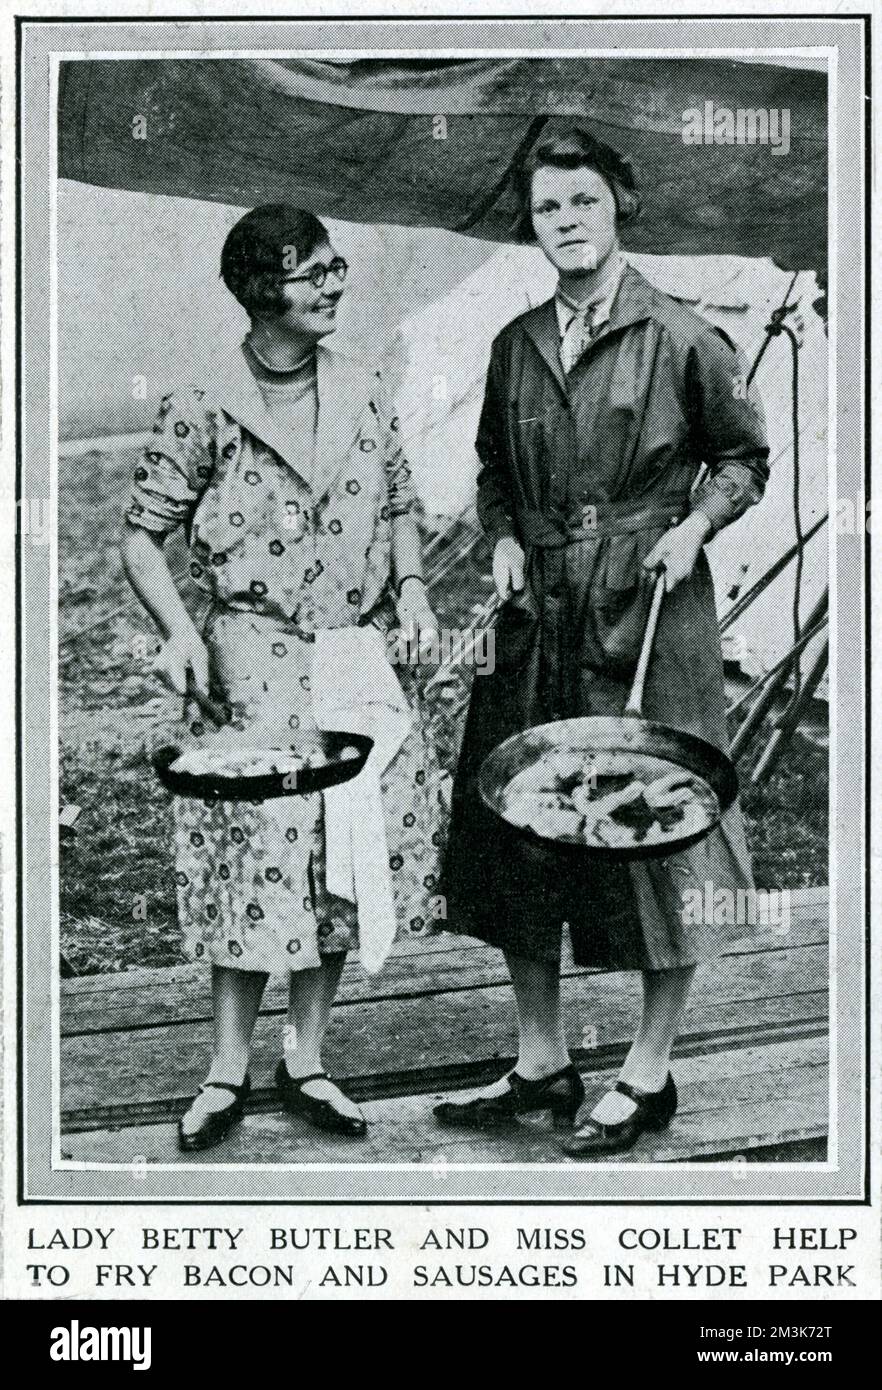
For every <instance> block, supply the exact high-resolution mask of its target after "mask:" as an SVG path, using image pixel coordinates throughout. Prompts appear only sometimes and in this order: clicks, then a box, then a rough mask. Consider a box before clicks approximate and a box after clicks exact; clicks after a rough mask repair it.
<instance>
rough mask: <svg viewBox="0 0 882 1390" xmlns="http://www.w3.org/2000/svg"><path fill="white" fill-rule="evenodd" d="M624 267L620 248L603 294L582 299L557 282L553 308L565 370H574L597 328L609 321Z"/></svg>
mask: <svg viewBox="0 0 882 1390" xmlns="http://www.w3.org/2000/svg"><path fill="white" fill-rule="evenodd" d="M624 269H625V261H624V258H623V256H622V255H621V252H617V253H616V260H615V267H614V269H613V270H612V271H611V272H610V273H609V276H608V278H607V277H604V278H605V280H606V284H605V287H604V289H603V290H602V291H601V293H600V295H598V296H596V297H595V298H590V297H589V298H588V299H587V300H584V301H582V302H581V303H577V302H576V301H575V300H573V299H571V298H570V297H569V295H567V294H564V292H563V290H562V289H561V288H560V285H558V287H557V293H556V294H555V296H554V309H555V313H556V314H557V326H558V331H559V333H560V340H561V361H562V363H563V368H564V371H570V370H571V368H572V367H573V366H574V365H575V364H576V362H578V360H579V358H580V357H581V355H582V353H583V352H584V351H585V348H586V347H587V346H588V344H589V343H590V342H591V339H592V338H593V337H594V335H595V334H596V333H597V331H598V329H599V328H600V327H601V326H602V325H603V324H605V323H607V322H608V320H609V316H610V314H611V313H612V306H613V302H614V300H615V297H616V295H617V294H618V291H619V285H620V284H621V281H622V274H623V272H624Z"/></svg>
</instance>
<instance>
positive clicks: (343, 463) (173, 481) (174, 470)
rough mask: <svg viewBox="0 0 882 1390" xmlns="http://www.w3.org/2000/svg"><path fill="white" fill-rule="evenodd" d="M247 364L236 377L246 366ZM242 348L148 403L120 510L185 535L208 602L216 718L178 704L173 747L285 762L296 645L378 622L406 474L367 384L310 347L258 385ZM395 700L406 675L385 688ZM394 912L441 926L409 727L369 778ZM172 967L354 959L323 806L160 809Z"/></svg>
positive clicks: (377, 395)
mask: <svg viewBox="0 0 882 1390" xmlns="http://www.w3.org/2000/svg"><path fill="white" fill-rule="evenodd" d="M246 364H247V365H246ZM261 375H262V374H261V370H260V367H259V365H258V364H256V362H255V361H254V359H253V358H251V355H250V353H249V352H248V349H247V347H245V348H243V356H242V359H241V369H238V364H237V366H236V367H234V369H233V371H232V372H230V374H229V376H228V377H227V379H226V380H225V379H223V378H218V377H217V376H213V377H212V385H211V388H210V390H209V389H205V390H203V389H196V388H190V389H188V390H187V391H185V392H182V393H180V394H176V395H174V396H169V397H166V398H165V400H164V401H163V403H162V408H161V410H160V413H159V417H158V419H157V422H156V425H155V426H154V433H155V436H156V437H155V439H154V440H152V441H151V443H150V445H149V447H148V448H147V450H146V451H145V456H144V458H143V460H142V462H141V463H140V464H139V466H138V468H137V469H136V472H135V478H134V487H133V491H132V496H131V499H130V502H129V505H128V508H127V511H126V516H127V518H128V520H129V521H130V522H132V523H134V524H136V525H140V526H143V527H146V528H147V529H149V530H151V531H153V532H155V533H159V534H165V533H167V532H169V531H171V530H172V529H174V527H176V526H177V525H178V524H180V523H184V524H185V526H186V527H187V530H188V538H189V544H190V554H191V562H190V573H191V575H192V578H193V580H194V582H195V583H196V585H197V586H198V587H200V588H202V589H203V590H204V591H205V592H206V593H207V594H208V595H209V596H210V599H211V602H210V607H209V611H208V616H207V619H206V621H205V625H204V630H203V635H204V639H205V641H206V644H207V646H208V650H209V654H210V658H211V663H212V678H213V681H214V683H215V686H216V687H217V688H218V689H219V690H222V691H223V693H224V694H225V696H226V698H227V699H228V701H229V703H230V704H231V706H232V708H233V715H234V721H233V724H232V725H231V726H228V727H226V728H224V729H222V730H216V729H214V727H213V726H212V725H211V724H210V722H209V721H207V720H206V719H205V718H204V717H203V716H202V715H201V714H200V713H199V711H198V709H196V708H195V707H193V706H190V707H188V708H187V709H186V710H185V727H184V728H182V729H181V730H178V731H176V734H175V740H176V741H178V742H180V743H181V744H184V743H186V746H187V747H193V746H194V745H201V746H204V747H214V746H218V745H226V746H235V747H239V748H241V747H253V748H267V747H282V748H287V747H292V746H296V741H297V738H298V735H299V734H302V733H307V732H308V731H310V730H314V729H315V727H316V726H315V722H314V720H313V717H312V709H311V695H310V671H311V663H312V654H313V651H314V633H315V632H316V630H317V629H320V628H334V627H344V626H349V625H352V624H353V623H363V622H367V621H377V622H381V621H382V618H383V615H384V613H388V576H389V561H390V537H391V521H392V518H393V517H394V516H396V515H400V514H402V513H404V512H406V511H408V510H409V508H410V506H411V505H412V496H411V491H410V487H409V476H410V475H409V469H408V468H407V464H406V461H405V460H404V458H403V455H402V451H401V449H400V447H399V446H398V445H397V443H396V440H395V435H396V431H397V421H396V420H395V419H394V418H392V417H391V416H390V414H389V412H388V406H387V405H386V403H385V401H384V397H383V393H382V387H381V384H380V382H379V380H378V378H377V377H376V376H375V375H374V374H372V373H370V372H368V371H367V370H366V369H364V368H363V367H361V366H360V365H359V364H357V363H355V362H351V361H349V360H348V359H346V358H343V357H341V356H339V355H338V354H336V353H333V354H332V353H329V352H328V351H327V350H326V349H324V348H319V349H318V352H317V353H316V354H315V355H314V356H313V357H312V358H311V359H310V360H309V361H308V362H307V363H306V364H304V367H303V368H302V370H301V371H299V372H297V373H292V374H288V375H286V377H285V379H284V381H282V382H278V381H276V380H273V381H272V382H269V381H266V380H262V379H261V380H258V379H257V378H258V377H260V376H261ZM398 674H399V678H400V679H401V683H402V685H403V687H404V688H405V690H408V689H409V688H410V689H412V687H413V682H414V675H413V673H409V672H407V671H400V670H399V672H398ZM382 788H383V792H384V810H385V819H386V828H387V837H388V842H389V855H390V870H391V877H392V884H393V892H394V898H395V905H396V914H397V916H398V920H399V923H400V925H401V926H402V927H403V929H404V930H406V931H409V932H411V933H413V934H415V935H421V934H427V933H430V932H432V931H433V930H436V929H438V928H439V927H442V926H443V920H442V900H441V899H440V898H439V897H438V896H437V875H438V860H439V854H440V850H441V845H442V805H441V801H440V794H439V770H438V766H437V763H436V760H435V757H434V753H433V750H432V748H431V746H430V744H429V742H428V740H427V737H426V734H425V731H424V729H423V728H422V726H421V725H420V723H419V721H418V720H415V726H414V729H413V731H412V732H411V734H410V735H409V737H408V739H407V741H406V742H405V744H404V746H403V747H402V749H401V750H400V752H399V753H398V755H397V757H396V758H395V760H394V761H393V763H392V764H391V765H390V767H389V769H388V770H387V772H386V774H385V776H384V778H383V779H382ZM174 812H175V844H176V882H177V893H178V913H179V920H180V924H181V927H182V930H183V933H184V946H185V951H186V954H187V955H188V956H189V957H190V958H192V959H202V960H207V961H211V962H212V963H214V964H217V965H225V966H230V967H234V968H237V969H241V970H252V971H267V972H271V973H272V972H282V971H289V970H303V969H309V968H312V967H315V966H317V965H318V964H319V963H320V956H321V955H322V954H326V953H331V952H339V951H346V950H348V949H350V948H353V947H355V946H357V944H358V921H357V909H356V907H355V906H354V905H353V904H352V903H350V902H347V901H345V900H343V899H341V898H337V897H334V896H332V895H330V894H329V893H328V892H327V889H326V887H325V871H324V870H325V844H324V817H323V798H322V796H321V794H320V793H319V794H314V795H311V796H306V797H301V796H289V797H282V798H278V799H275V800H272V801H267V802H262V803H258V804H253V803H248V802H219V803H215V804H209V803H205V802H203V801H201V800H200V801H196V800H190V799H186V798H180V797H176V798H175V807H174Z"/></svg>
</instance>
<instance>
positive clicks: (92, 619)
mask: <svg viewBox="0 0 882 1390" xmlns="http://www.w3.org/2000/svg"><path fill="white" fill-rule="evenodd" d="M132 462H133V455H131V454H126V453H117V454H114V455H104V454H87V455H85V456H84V457H82V458H79V459H73V460H63V461H62V463H61V467H60V477H59V509H60V535H61V555H60V562H59V564H60V582H59V601H60V608H61V620H60V640H61V649H60V656H59V665H60V684H61V702H62V704H61V709H62V720H61V742H62V751H61V803H62V805H63V806H64V805H69V804H73V805H76V806H78V807H79V808H80V815H79V817H78V819H77V821H76V826H75V831H74V833H73V834H71V835H69V836H67V837H66V838H64V839H63V840H62V848H61V914H62V915H61V932H62V952H63V954H64V956H65V958H66V960H67V962H68V964H69V966H70V967H71V969H72V970H73V971H74V972H75V973H77V974H90V973H97V972H111V971H117V970H125V969H129V968H132V967H135V966H161V965H172V964H174V963H176V962H177V961H179V960H180V959H181V957H180V934H179V932H178V928H177V923H176V916H175V899H174V886H173V882H172V873H171V845H170V814H169V798H168V796H167V795H166V793H165V792H163V791H162V789H161V788H160V787H159V785H158V783H157V782H156V780H155V778H154V777H153V775H152V773H151V771H150V768H149V764H148V762H147V758H146V753H145V750H146V749H148V748H149V747H151V746H152V745H153V744H154V743H155V741H156V740H157V739H159V738H161V736H162V730H163V728H164V726H165V725H166V724H167V723H168V722H169V721H171V720H173V719H175V718H176V717H177V715H178V713H179V708H178V707H177V706H176V704H175V701H174V700H172V698H171V697H170V696H169V695H167V694H165V693H164V692H163V691H162V690H161V689H160V688H159V687H158V686H157V683H156V680H155V678H154V677H152V676H151V675H150V672H149V664H150V645H151V643H152V645H153V646H155V640H156V639H155V637H154V636H153V634H152V632H151V627H150V624H149V622H148V620H147V619H146V617H143V616H142V615H141V613H140V612H139V610H138V607H137V605H136V603H135V602H134V600H133V599H132V598H130V597H129V594H128V591H127V587H126V584H125V580H124V578H123V575H122V572H121V570H120V566H119V559H118V554H117V538H118V534H119V522H118V515H119V503H120V498H121V497H122V495H123V489H124V485H125V480H126V478H127V476H128V474H129V471H130V469H131V466H132ZM169 558H170V561H171V563H172V567H173V568H175V567H177V568H178V569H180V568H181V567H182V560H183V551H182V550H181V548H180V543H179V542H177V543H175V542H173V543H172V544H171V546H170V549H169ZM487 570H488V556H487V554H486V552H485V551H484V549H483V547H479V548H478V550H477V552H476V553H475V554H474V555H473V556H472V557H470V558H469V559H467V560H465V561H462V562H461V563H459V564H458V565H456V566H455V567H454V569H452V570H451V572H450V574H449V575H448V576H447V577H446V578H445V580H444V582H443V584H442V585H440V586H439V591H438V592H437V593H436V594H435V595H434V597H435V598H436V601H437V607H438V612H439V617H440V618H441V620H442V622H443V623H444V624H445V625H446V626H449V627H462V626H466V625H468V621H469V617H470V612H471V609H472V607H473V606H476V605H477V603H478V602H479V601H480V600H482V599H483V598H484V597H486V595H487V594H488V593H489V591H490V583H489V576H488V574H487ZM464 694H465V685H464V684H463V683H462V681H461V680H457V681H455V682H454V683H452V684H451V685H449V686H446V687H436V690H435V691H433V692H432V694H431V696H429V697H428V698H427V699H426V700H425V702H424V713H425V715H426V716H427V717H428V718H429V719H430V721H431V725H432V729H433V734H434V737H435V739H436V742H437V745H438V748H439V751H440V755H441V759H442V763H443V764H444V765H446V766H447V767H450V766H452V763H453V760H454V759H455V754H456V746H457V740H458V736H459V731H460V727H461V718H460V716H459V714H458V709H459V706H460V705H461V702H462V699H463V696H464ZM827 797H828V785H827V754H826V751H825V749H824V748H823V746H822V745H821V744H820V743H819V742H817V741H814V740H812V741H809V740H806V739H803V738H802V737H797V738H796V739H794V741H793V743H792V744H791V745H790V747H789V748H788V750H787V751H786V753H785V755H784V757H783V758H782V760H781V762H780V764H779V765H778V768H777V769H776V771H775V773H774V775H773V776H772V777H771V778H770V779H769V780H768V781H767V782H766V783H765V784H764V785H763V787H762V788H760V789H758V790H757V789H750V790H748V792H747V793H746V795H745V796H744V808H745V812H746V815H747V822H748V835H749V839H750V844H751V849H752V851H753V856H754V868H755V872H756V878H757V883H758V885H760V886H762V887H780V888H784V887H787V888H798V887H806V886H810V885H816V884H823V883H826V882H827V877H828V871H827V814H828V812H827Z"/></svg>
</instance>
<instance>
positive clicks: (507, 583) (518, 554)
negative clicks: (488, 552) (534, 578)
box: [493, 536, 525, 603]
mask: <svg viewBox="0 0 882 1390" xmlns="http://www.w3.org/2000/svg"><path fill="white" fill-rule="evenodd" d="M524 560H525V556H524V552H523V549H522V548H521V546H520V544H519V543H518V541H516V540H515V538H514V536H502V537H501V538H500V539H499V540H498V541H497V542H496V547H495V549H494V551H493V583H494V584H495V585H496V592H497V594H498V595H499V597H500V598H501V599H502V602H503V603H505V600H506V599H509V598H511V596H512V594H517V593H520V591H521V589H523V587H524Z"/></svg>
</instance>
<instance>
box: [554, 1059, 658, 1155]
mask: <svg viewBox="0 0 882 1390" xmlns="http://www.w3.org/2000/svg"><path fill="white" fill-rule="evenodd" d="M613 1090H614V1091H621V1093H622V1095H623V1096H627V1097H628V1099H629V1100H632V1101H633V1102H634V1106H635V1110H634V1113H633V1115H629V1117H628V1119H627V1120H623V1121H622V1122H621V1124H618V1125H602V1124H598V1122H597V1120H588V1121H587V1123H586V1124H584V1125H582V1127H581V1128H580V1129H577V1130H576V1133H575V1134H571V1135H570V1136H569V1138H567V1139H564V1141H563V1143H562V1144H561V1148H562V1149H563V1151H564V1153H565V1154H567V1155H568V1157H570V1158H606V1157H607V1156H608V1155H609V1154H620V1153H625V1152H626V1150H628V1149H630V1148H633V1146H634V1145H635V1144H636V1143H637V1140H638V1139H639V1138H640V1136H641V1134H643V1133H644V1131H646V1130H658V1129H665V1128H666V1127H667V1126H668V1125H669V1124H670V1122H671V1120H672V1119H673V1117H674V1114H675V1112H676V1109H677V1088H676V1086H675V1085H674V1078H673V1077H672V1076H671V1074H670V1072H668V1079H667V1081H666V1082H665V1084H664V1086H662V1088H661V1090H660V1091H641V1090H640V1088H639V1087H638V1086H629V1085H628V1083H627V1081H617V1082H616V1084H615V1086H613Z"/></svg>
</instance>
